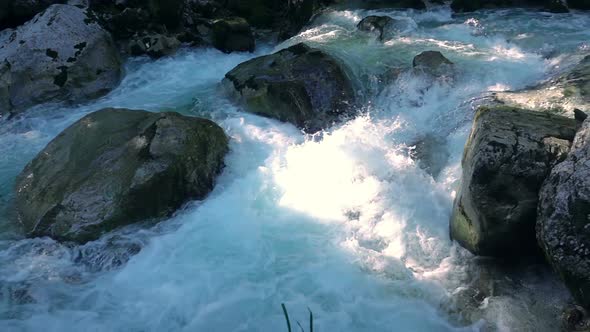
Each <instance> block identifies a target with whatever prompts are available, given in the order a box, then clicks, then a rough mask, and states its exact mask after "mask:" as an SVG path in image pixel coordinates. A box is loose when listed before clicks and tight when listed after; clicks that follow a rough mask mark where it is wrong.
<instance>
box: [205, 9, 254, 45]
mask: <svg viewBox="0 0 590 332" xmlns="http://www.w3.org/2000/svg"><path fill="white" fill-rule="evenodd" d="M212 37H213V46H215V48H217V49H218V50H220V51H222V52H224V53H231V52H253V51H254V47H255V41H254V35H253V34H252V29H251V28H250V25H249V24H248V22H247V21H246V20H245V19H243V18H241V17H233V18H224V19H219V20H216V21H215V22H214V23H213V27H212Z"/></svg>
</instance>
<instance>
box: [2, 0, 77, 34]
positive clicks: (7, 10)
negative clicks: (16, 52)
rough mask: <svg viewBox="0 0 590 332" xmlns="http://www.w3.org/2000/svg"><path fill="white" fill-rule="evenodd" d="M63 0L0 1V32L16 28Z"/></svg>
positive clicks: (63, 0)
mask: <svg viewBox="0 0 590 332" xmlns="http://www.w3.org/2000/svg"><path fill="white" fill-rule="evenodd" d="M64 2H66V1H65V0H0V30H3V29H6V28H16V27H17V26H19V25H21V24H23V23H25V22H27V21H28V20H30V19H32V18H33V16H35V15H36V14H38V13H40V12H42V11H43V10H45V9H46V8H47V7H49V6H51V5H53V4H58V3H64Z"/></svg>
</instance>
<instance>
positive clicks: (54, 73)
mask: <svg viewBox="0 0 590 332" xmlns="http://www.w3.org/2000/svg"><path fill="white" fill-rule="evenodd" d="M0 59H3V60H4V61H5V66H8V68H9V73H5V74H4V75H3V76H2V77H0V98H2V99H1V100H0V105H3V104H4V105H6V104H10V105H11V107H10V108H9V109H0V114H5V113H7V112H11V111H12V112H19V111H22V110H24V109H26V108H28V107H31V106H33V105H35V104H38V103H43V102H48V101H55V100H72V101H80V100H85V99H91V98H96V97H98V96H101V95H104V94H106V93H107V92H109V91H110V90H111V89H112V88H113V87H115V86H116V85H117V84H118V83H119V80H120V77H121V60H120V58H119V55H118V52H117V49H116V48H115V46H114V44H113V41H112V39H111V37H110V35H109V34H108V33H107V32H106V31H105V30H103V29H102V28H101V27H100V26H99V25H98V24H96V23H95V22H94V21H93V20H92V18H90V17H89V16H88V15H87V13H86V12H85V11H84V10H83V9H80V8H78V7H75V6H70V5H53V6H51V7H49V8H48V9H47V10H46V11H45V12H43V13H41V14H39V15H38V16H36V17H35V19H34V20H33V21H30V22H28V23H27V24H25V25H24V26H22V27H19V28H18V29H16V30H4V31H3V32H1V33H0ZM5 68H6V67H5ZM1 71H2V70H1V69H0V72H1ZM1 91H8V95H9V100H8V101H7V100H6V99H5V98H6V93H2V92H1Z"/></svg>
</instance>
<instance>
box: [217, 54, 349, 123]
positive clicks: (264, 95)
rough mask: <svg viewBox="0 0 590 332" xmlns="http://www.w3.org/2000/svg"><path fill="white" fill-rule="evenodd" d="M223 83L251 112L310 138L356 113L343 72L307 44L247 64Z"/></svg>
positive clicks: (328, 56) (229, 74) (233, 72)
mask: <svg viewBox="0 0 590 332" xmlns="http://www.w3.org/2000/svg"><path fill="white" fill-rule="evenodd" d="M224 83H225V85H226V86H228V87H229V89H230V91H232V92H233V93H234V94H236V95H237V96H238V97H239V99H241V100H242V101H243V102H244V103H245V105H246V109H247V110H248V111H250V112H252V113H255V114H259V115H263V116H267V117H271V118H276V119H279V120H281V121H285V122H290V123H293V124H295V125H296V126H298V127H299V128H302V129H305V130H307V131H309V132H315V131H318V130H320V129H322V128H326V127H328V126H330V125H331V124H332V123H333V122H335V121H337V120H339V118H340V117H341V116H346V115H352V112H353V111H354V108H353V107H352V106H353V105H352V104H353V102H354V99H355V98H354V91H353V88H352V85H351V82H350V80H349V78H348V76H347V75H346V73H345V72H344V70H343V69H342V68H341V67H340V65H339V64H338V62H337V61H336V60H335V59H334V58H332V57H331V56H330V55H328V54H327V53H325V52H323V51H320V50H317V49H314V48H311V47H309V46H307V45H305V44H297V45H295V46H291V47H289V48H287V49H284V50H281V51H279V52H277V53H274V54H271V55H266V56H262V57H258V58H255V59H252V60H250V61H247V62H244V63H242V64H240V65H238V66H237V67H236V68H234V69H232V70H231V71H230V72H229V73H227V74H226V75H225V79H224Z"/></svg>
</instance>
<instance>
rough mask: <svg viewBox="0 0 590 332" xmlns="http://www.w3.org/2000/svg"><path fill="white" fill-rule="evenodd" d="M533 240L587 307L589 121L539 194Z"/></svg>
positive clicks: (589, 296)
mask: <svg viewBox="0 0 590 332" xmlns="http://www.w3.org/2000/svg"><path fill="white" fill-rule="evenodd" d="M537 239H538V241H539V245H540V246H541V249H542V250H543V252H544V253H545V256H546V257H547V260H548V261H549V262H550V263H551V265H552V266H553V268H554V269H555V270H556V271H557V272H558V274H559V275H560V277H561V278H562V279H563V281H564V282H565V284H566V286H567V287H568V288H569V289H570V291H571V292H572V294H573V295H574V297H575V298H576V299H577V300H578V301H579V302H580V304H582V305H583V306H585V307H586V308H590V121H589V120H586V121H585V122H584V124H583V126H582V128H581V129H580V131H579V132H578V133H577V134H576V138H575V140H574V143H573V145H572V149H571V152H570V154H569V156H568V157H567V159H566V160H565V161H564V162H562V163H560V164H559V165H557V166H556V167H555V168H554V169H553V170H552V171H551V174H550V175H549V177H548V178H547V180H546V181H545V182H544V183H543V186H542V188H541V191H540V194H539V207H538V216H537Z"/></svg>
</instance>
